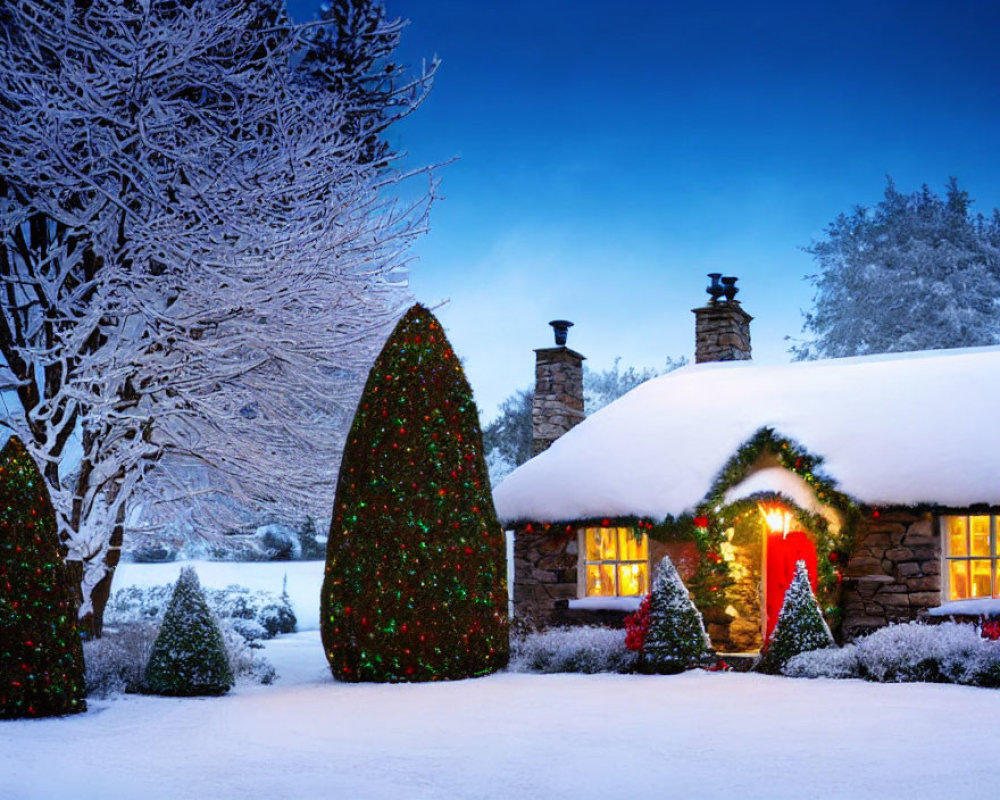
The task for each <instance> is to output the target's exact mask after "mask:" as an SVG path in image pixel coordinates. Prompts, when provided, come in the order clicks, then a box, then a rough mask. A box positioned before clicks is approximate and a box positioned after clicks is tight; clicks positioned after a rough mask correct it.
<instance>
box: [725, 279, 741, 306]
mask: <svg viewBox="0 0 1000 800" xmlns="http://www.w3.org/2000/svg"><path fill="white" fill-rule="evenodd" d="M738 280H739V278H733V277H728V278H723V279H722V286H723V291H724V292H725V295H726V302H729V303H731V302H732V301H733V300H734V299H736V293H737V292H739V289H737V288H736V281H738Z"/></svg>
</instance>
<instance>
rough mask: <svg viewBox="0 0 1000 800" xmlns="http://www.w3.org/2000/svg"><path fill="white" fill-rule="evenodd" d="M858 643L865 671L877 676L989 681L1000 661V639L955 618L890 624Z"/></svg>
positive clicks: (880, 678)
mask: <svg viewBox="0 0 1000 800" xmlns="http://www.w3.org/2000/svg"><path fill="white" fill-rule="evenodd" d="M857 647H858V660H859V662H860V664H861V671H862V677H865V678H867V679H868V680H874V681H885V682H897V683H898V682H909V681H928V682H932V683H971V684H987V683H989V682H990V672H991V670H992V669H996V667H997V665H1000V645H998V644H996V643H994V642H991V641H989V640H988V639H984V638H983V637H982V636H981V635H980V633H979V631H978V630H977V629H976V627H975V626H974V625H965V624H960V623H957V622H945V623H942V624H940V625H923V624H921V623H918V622H910V623H907V624H905V625H890V626H888V627H886V628H882V629H880V630H877V631H875V632H874V633H872V634H870V635H868V636H866V637H865V638H863V639H860V640H859V641H858V642H857ZM996 675H997V676H998V677H1000V673H996Z"/></svg>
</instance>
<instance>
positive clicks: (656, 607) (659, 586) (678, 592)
mask: <svg viewBox="0 0 1000 800" xmlns="http://www.w3.org/2000/svg"><path fill="white" fill-rule="evenodd" d="M643 654H644V655H645V658H646V663H647V665H648V666H649V667H650V668H651V669H652V670H653V671H655V672H665V673H673V672H682V671H683V670H685V669H688V668H690V667H695V666H698V665H699V664H701V663H702V662H704V661H705V660H707V659H708V658H709V657H710V656H711V655H712V649H711V646H710V644H709V641H708V635H707V634H706V633H705V625H704V623H703V622H702V619H701V614H700V613H699V612H698V609H697V608H696V607H695V605H694V603H693V602H692V600H691V595H690V594H688V590H687V589H686V588H685V586H684V582H683V581H682V580H681V576H680V575H678V574H677V569H676V568H675V567H674V564H673V562H672V561H671V560H670V557H669V556H664V557H663V560H662V561H661V562H660V563H659V565H658V566H657V568H656V573H655V574H654V576H653V591H652V592H651V593H650V602H649V631H648V633H647V634H646V643H645V645H644V646H643Z"/></svg>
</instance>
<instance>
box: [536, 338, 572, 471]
mask: <svg viewBox="0 0 1000 800" xmlns="http://www.w3.org/2000/svg"><path fill="white" fill-rule="evenodd" d="M549 325H551V326H552V328H553V330H554V331H555V334H556V346H555V347H545V348H542V349H540V350H536V351H535V396H534V398H533V399H532V401H531V455H532V456H537V455H538V454H539V453H541V452H542V451H543V450H546V449H547V448H548V447H549V445H550V444H552V443H553V442H554V441H555V440H556V439H558V438H559V437H560V436H562V435H563V434H564V433H566V431H568V430H569V429H570V428H572V427H573V426H574V425H577V424H579V423H580V422H583V361H584V359H583V356H582V355H580V354H579V353H577V352H576V351H575V350H570V349H569V348H568V347H566V333H567V331H568V330H569V328H570V327H571V326H572V325H573V323H572V322H569V321H567V320H563V319H557V320H553V321H552V322H550V323H549Z"/></svg>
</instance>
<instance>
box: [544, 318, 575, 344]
mask: <svg viewBox="0 0 1000 800" xmlns="http://www.w3.org/2000/svg"><path fill="white" fill-rule="evenodd" d="M549 325H551V326H552V329H553V330H554V331H555V332H556V346H557V347H565V346H566V334H567V333H568V332H569V329H570V328H572V327H573V323H572V322H570V321H569V320H568V319H554V320H552V322H550V323H549Z"/></svg>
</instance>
